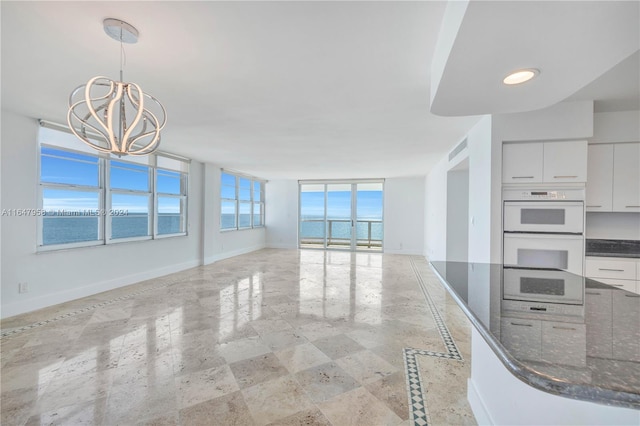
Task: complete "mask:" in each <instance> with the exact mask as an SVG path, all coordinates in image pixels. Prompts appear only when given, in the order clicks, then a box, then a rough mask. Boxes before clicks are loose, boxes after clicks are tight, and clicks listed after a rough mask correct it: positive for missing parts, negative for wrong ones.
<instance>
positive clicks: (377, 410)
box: [318, 388, 402, 426]
mask: <svg viewBox="0 0 640 426" xmlns="http://www.w3.org/2000/svg"><path fill="white" fill-rule="evenodd" d="M318 407H319V408H320V410H322V412H323V413H324V414H325V415H326V416H327V418H328V419H329V421H330V422H331V423H333V424H334V425H344V426H347V425H363V426H365V425H366V426H369V425H381V426H382V425H397V424H399V423H400V422H402V419H401V418H400V417H398V416H397V415H396V414H395V413H394V412H393V411H392V410H391V409H389V407H387V406H386V405H385V404H383V403H382V402H381V401H380V400H378V399H377V398H376V397H375V396H373V395H372V394H371V392H369V391H368V390H367V389H365V388H357V389H354V390H352V391H350V392H346V393H343V394H341V395H339V396H337V397H335V398H332V399H330V400H328V401H325V402H321V403H319V404H318Z"/></svg>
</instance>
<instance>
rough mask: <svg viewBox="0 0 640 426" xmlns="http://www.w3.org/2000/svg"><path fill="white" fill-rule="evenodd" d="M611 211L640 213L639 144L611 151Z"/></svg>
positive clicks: (616, 147)
mask: <svg viewBox="0 0 640 426" xmlns="http://www.w3.org/2000/svg"><path fill="white" fill-rule="evenodd" d="M613 211H618V212H640V143H620V144H616V145H615V148H614V150H613Z"/></svg>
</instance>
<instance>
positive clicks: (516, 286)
mask: <svg viewBox="0 0 640 426" xmlns="http://www.w3.org/2000/svg"><path fill="white" fill-rule="evenodd" d="M503 297H504V299H507V300H522V301H530V302H543V303H544V302H546V303H564V304H568V305H582V304H583V300H584V278H582V277H581V276H579V275H574V274H567V273H565V272H560V271H545V270H537V269H510V268H505V269H504V288H503Z"/></svg>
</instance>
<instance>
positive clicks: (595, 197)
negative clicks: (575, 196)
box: [587, 145, 613, 212]
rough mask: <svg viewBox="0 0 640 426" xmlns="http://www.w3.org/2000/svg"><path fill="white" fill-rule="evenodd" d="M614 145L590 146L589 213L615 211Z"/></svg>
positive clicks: (588, 176)
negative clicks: (613, 195)
mask: <svg viewBox="0 0 640 426" xmlns="http://www.w3.org/2000/svg"><path fill="white" fill-rule="evenodd" d="M612 194H613V145H589V160H588V166H587V211H589V212H610V211H612V210H613V197H612Z"/></svg>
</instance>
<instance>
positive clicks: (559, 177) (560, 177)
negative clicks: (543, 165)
mask: <svg viewBox="0 0 640 426" xmlns="http://www.w3.org/2000/svg"><path fill="white" fill-rule="evenodd" d="M577 177H578V176H554V177H553V178H554V179H573V178H577Z"/></svg>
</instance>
